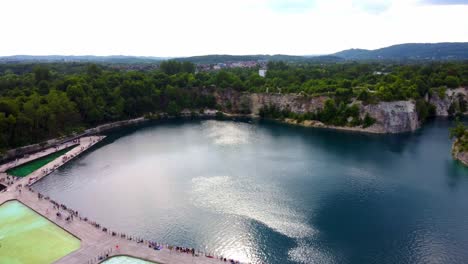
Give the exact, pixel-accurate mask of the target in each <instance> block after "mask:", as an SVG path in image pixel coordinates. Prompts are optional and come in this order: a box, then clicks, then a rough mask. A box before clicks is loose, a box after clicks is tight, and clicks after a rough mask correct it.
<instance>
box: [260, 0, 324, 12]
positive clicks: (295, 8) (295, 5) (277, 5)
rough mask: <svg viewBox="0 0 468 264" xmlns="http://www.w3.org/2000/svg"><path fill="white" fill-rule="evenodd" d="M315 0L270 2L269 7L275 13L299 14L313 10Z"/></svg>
mask: <svg viewBox="0 0 468 264" xmlns="http://www.w3.org/2000/svg"><path fill="white" fill-rule="evenodd" d="M314 3H315V1H314V0H269V1H268V6H269V7H270V8H271V9H272V10H273V11H275V12H286V13H297V12H305V11H307V10H309V9H311V8H313V6H314Z"/></svg>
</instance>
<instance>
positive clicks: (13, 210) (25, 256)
mask: <svg viewBox="0 0 468 264" xmlns="http://www.w3.org/2000/svg"><path fill="white" fill-rule="evenodd" d="M79 247H80V240H79V239H77V238H76V237H74V236H72V235H71V234H69V233H68V232H66V231H65V230H63V229H61V228H60V227H58V226H57V225H55V224H54V223H52V222H50V221H49V220H48V219H46V218H44V217H42V216H41V215H39V214H37V213H36V212H34V211H33V210H31V209H30V208H28V207H27V206H25V205H23V204H22V203H20V202H18V201H9V202H6V203H4V204H2V205H0V263H8V264H30V263H31V264H32V263H44V264H46V263H52V262H54V261H56V260H58V259H60V258H61V257H63V256H65V255H67V254H69V253H71V252H73V251H75V250H77V249H78V248H79Z"/></svg>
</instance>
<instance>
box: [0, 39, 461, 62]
mask: <svg viewBox="0 0 468 264" xmlns="http://www.w3.org/2000/svg"><path fill="white" fill-rule="evenodd" d="M167 59H175V60H177V61H189V62H192V63H196V64H216V63H226V62H241V61H285V62H291V63H336V62H342V61H363V60H367V61H375V60H390V61H392V60H394V61H395V60H396V61H411V60H418V61H438V60H468V42H452V43H451V42H445V43H408V44H399V45H393V46H389V47H385V48H380V49H375V50H366V49H349V50H343V51H340V52H337V53H334V54H330V55H322V56H293V55H283V54H276V55H263V54H259V55H218V54H215V55H204V56H193V57H179V58H167V57H166V58H164V57H140V56H122V55H117V56H92V55H89V56H63V55H50V56H33V55H15V56H5V57H0V63H36V62H84V63H88V62H94V63H103V64H146V63H147V64H154V63H159V62H160V61H162V60H167Z"/></svg>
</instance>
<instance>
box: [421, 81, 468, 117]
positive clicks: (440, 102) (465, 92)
mask: <svg viewBox="0 0 468 264" xmlns="http://www.w3.org/2000/svg"><path fill="white" fill-rule="evenodd" d="M460 98H463V99H464V100H465V101H468V88H466V87H462V88H457V89H447V90H446V91H445V92H444V93H443V95H442V96H440V95H439V93H437V92H434V93H433V94H432V96H431V98H430V99H429V103H431V104H433V105H434V106H435V107H436V115H437V116H449V108H450V106H451V105H452V104H453V103H454V102H455V101H457V100H459V99H460ZM465 114H468V112H465Z"/></svg>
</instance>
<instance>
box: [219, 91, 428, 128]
mask: <svg viewBox="0 0 468 264" xmlns="http://www.w3.org/2000/svg"><path fill="white" fill-rule="evenodd" d="M216 98H217V103H218V104H219V105H221V107H222V109H223V111H225V112H230V113H251V114H253V115H258V113H259V110H260V109H261V108H262V107H264V106H271V105H274V106H276V107H278V108H279V109H281V110H284V109H286V110H289V111H292V112H295V113H305V112H314V111H316V110H318V109H321V108H323V105H324V103H325V101H326V100H327V98H328V97H326V96H319V97H308V96H303V95H299V94H270V93H268V94H266V93H239V92H235V91H232V90H229V91H225V92H223V93H218V94H216ZM355 103H357V104H359V105H360V109H361V117H362V118H364V116H365V115H366V113H368V114H369V115H370V116H371V117H373V118H375V119H376V120H377V121H376V123H375V124H374V125H372V126H370V127H367V128H359V127H354V128H343V129H347V130H353V131H356V130H357V131H363V132H370V133H402V132H408V131H414V130H416V129H417V128H419V127H420V122H419V120H418V114H417V112H416V106H415V103H414V102H413V101H396V102H380V103H378V104H375V105H363V104H361V102H359V101H356V102H355ZM311 124H313V126H319V127H331V126H325V125H323V124H320V122H312V123H311ZM311 126H312V125H311ZM331 128H334V127H331Z"/></svg>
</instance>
